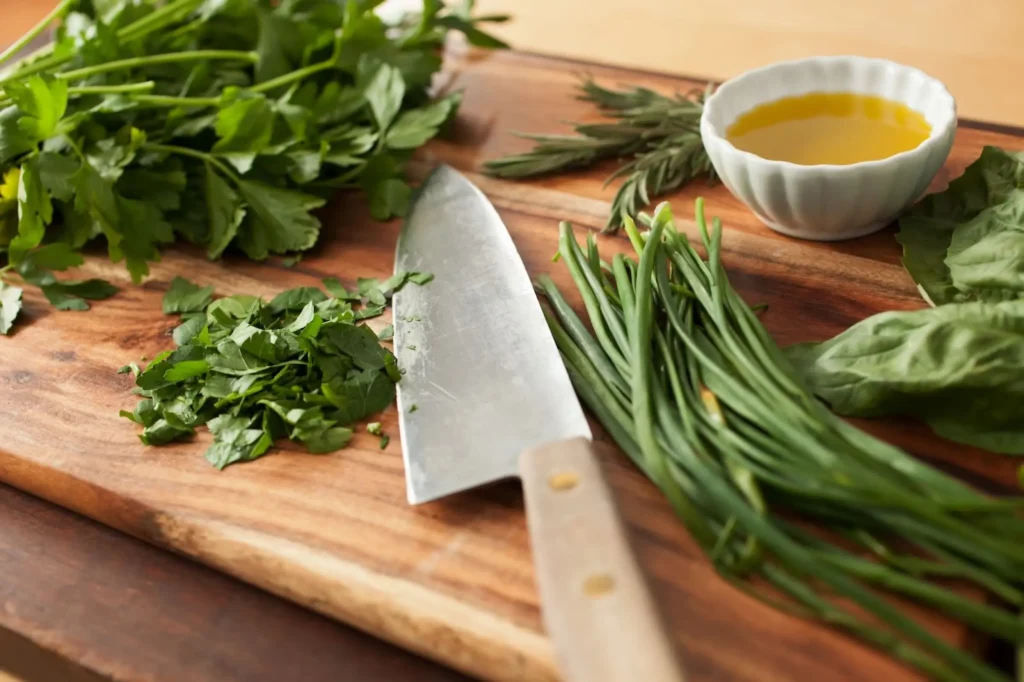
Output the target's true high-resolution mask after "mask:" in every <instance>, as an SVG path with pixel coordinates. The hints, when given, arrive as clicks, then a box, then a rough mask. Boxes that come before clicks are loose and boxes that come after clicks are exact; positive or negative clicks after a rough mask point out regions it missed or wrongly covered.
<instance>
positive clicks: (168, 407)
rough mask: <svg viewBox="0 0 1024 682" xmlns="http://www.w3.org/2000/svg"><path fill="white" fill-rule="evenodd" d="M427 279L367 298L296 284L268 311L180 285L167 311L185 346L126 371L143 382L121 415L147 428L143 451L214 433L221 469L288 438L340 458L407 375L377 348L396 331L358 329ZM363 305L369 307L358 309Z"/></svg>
mask: <svg viewBox="0 0 1024 682" xmlns="http://www.w3.org/2000/svg"><path fill="white" fill-rule="evenodd" d="M430 279H431V276H430V275H429V274H426V273H400V274H398V275H395V276H394V277H391V278H389V279H387V280H385V281H384V282H378V281H377V280H374V279H363V280H360V281H359V292H349V291H347V290H345V288H344V287H343V286H342V285H341V283H340V282H338V280H336V279H328V280H325V281H324V285H325V286H326V288H327V290H328V292H330V294H331V295H328V294H325V293H324V292H323V291H322V290H320V289H318V288H315V287H299V288H297V289H290V290H288V291H285V292H282V293H281V294H279V295H278V296H276V297H275V298H274V299H273V300H271V301H270V302H269V303H266V302H264V301H262V300H261V299H259V298H256V297H254V296H245V295H241V296H230V297H227V298H221V299H217V300H213V287H199V286H197V285H195V284H193V283H191V282H189V281H187V280H185V279H182V278H181V277H178V278H175V280H174V281H173V282H172V283H171V288H170V289H169V290H168V291H167V294H166V295H165V296H164V302H163V309H164V312H165V313H168V314H175V313H177V314H180V315H181V316H182V317H181V324H180V325H179V326H178V327H177V328H176V329H175V330H174V333H173V338H174V342H175V344H176V345H177V348H176V349H174V350H173V351H165V352H163V353H161V354H159V355H157V356H156V357H155V358H153V359H152V361H150V363H149V364H148V365H147V366H146V368H145V369H144V370H140V369H139V367H138V366H137V365H134V364H132V365H126V366H125V367H122V368H121V370H120V371H121V372H122V373H128V372H132V373H134V374H135V375H136V379H135V384H136V387H137V388H136V389H135V390H136V393H138V394H140V395H141V396H142V397H143V399H142V400H141V401H140V402H139V403H138V405H137V406H136V407H135V410H134V412H127V411H122V412H121V416H123V417H127V418H128V419H131V420H132V421H134V422H136V423H137V424H140V425H142V426H143V427H144V428H143V431H142V433H141V434H140V435H139V438H140V439H141V440H142V442H143V443H145V444H146V445H161V444H164V443H169V442H171V441H175V440H181V439H184V438H189V437H191V436H192V435H193V434H194V433H195V429H196V427H198V426H200V425H202V424H206V425H207V427H208V428H209V429H210V431H211V432H212V433H213V437H214V440H213V445H211V446H210V448H209V449H208V450H207V451H206V459H208V460H209V461H210V463H211V464H213V465H214V466H216V467H217V468H219V469H223V468H224V467H225V466H227V465H228V464H232V463H234V462H241V461H248V460H252V459H255V458H257V457H260V456H261V455H263V454H264V453H266V452H267V449H268V448H269V447H270V446H271V445H272V444H273V443H274V441H275V440H277V439H279V438H285V437H287V438H290V439H292V440H295V441H299V442H301V443H303V444H304V445H305V446H306V448H307V449H308V450H309V451H310V452H314V453H325V452H332V451H334V450H337V449H339V448H341V447H343V446H344V445H345V444H346V443H347V442H348V441H349V439H350V438H351V437H352V429H351V428H350V425H351V424H352V423H353V422H356V421H358V420H360V419H362V418H364V417H366V416H369V415H371V414H373V413H375V412H379V411H380V410H383V409H384V408H386V407H387V406H388V405H390V404H391V403H392V401H393V400H394V399H395V383H396V382H397V381H398V380H399V379H400V378H401V374H400V372H399V370H398V365H397V363H396V361H395V356H394V355H393V354H392V353H391V351H389V350H388V349H387V348H385V347H383V346H382V345H381V343H380V341H381V340H382V339H385V338H389V337H390V333H389V332H388V331H387V330H385V331H384V332H382V333H381V335H380V337H378V335H377V334H375V333H374V332H373V330H371V329H370V328H369V327H368V326H366V325H365V324H361V323H360V321H361V320H363V319H365V318H368V317H375V316H377V315H380V314H381V312H382V310H383V306H384V305H386V304H387V300H388V299H389V298H390V297H391V294H392V293H393V292H394V291H396V290H398V289H399V288H401V287H402V286H403V285H404V284H405V283H406V282H413V283H416V284H426V283H427V282H429V281H430ZM357 301H362V303H363V305H362V306H361V308H360V309H359V310H354V309H353V306H352V304H353V302H357ZM375 430H377V431H379V425H378V426H377V428H376V429H375Z"/></svg>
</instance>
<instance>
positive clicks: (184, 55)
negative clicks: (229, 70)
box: [56, 50, 260, 80]
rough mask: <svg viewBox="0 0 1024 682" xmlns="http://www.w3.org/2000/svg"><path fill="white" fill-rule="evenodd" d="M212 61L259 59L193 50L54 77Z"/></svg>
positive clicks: (243, 53)
mask: <svg viewBox="0 0 1024 682" xmlns="http://www.w3.org/2000/svg"><path fill="white" fill-rule="evenodd" d="M214 59H225V60H239V61H246V62H251V63H253V64H255V63H256V62H258V61H259V60H260V57H259V55H258V54H256V53H255V52H247V51H244V50H195V51H193V52H168V53H167V54H154V55H149V56H148V57H134V58H132V59H120V60H118V61H115V62H107V63H106V64H97V65H96V66H87V67H84V68H81V69H74V70H72V71H64V72H63V73H58V74H56V77H57V78H59V79H61V80H76V79H81V78H89V77H90V76H95V75H96V74H98V73H108V72H110V71H120V70H122V69H135V68H139V67H143V66H150V65H152V64H173V63H176V62H191V61H200V60H214Z"/></svg>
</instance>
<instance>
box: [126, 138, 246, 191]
mask: <svg viewBox="0 0 1024 682" xmlns="http://www.w3.org/2000/svg"><path fill="white" fill-rule="evenodd" d="M142 148H143V149H146V150H148V151H151V152H163V153H165V154H178V155H180V156H191V157H192V158H193V159H199V160H200V161H204V162H205V163H209V164H210V165H212V166H215V167H216V168H217V170H219V171H220V172H221V173H223V174H224V175H226V176H227V177H229V178H231V180H233V181H234V182H235V183H236V184H237V183H238V182H240V178H239V177H238V174H237V173H235V172H234V171H233V170H231V169H230V168H229V167H228V166H227V164H225V163H224V162H223V161H221V160H220V159H218V158H217V157H216V156H214V155H213V154H207V153H206V152H201V151H199V150H198V149H190V148H188V147H179V146H178V145H173V144H150V143H147V144H144V145H142Z"/></svg>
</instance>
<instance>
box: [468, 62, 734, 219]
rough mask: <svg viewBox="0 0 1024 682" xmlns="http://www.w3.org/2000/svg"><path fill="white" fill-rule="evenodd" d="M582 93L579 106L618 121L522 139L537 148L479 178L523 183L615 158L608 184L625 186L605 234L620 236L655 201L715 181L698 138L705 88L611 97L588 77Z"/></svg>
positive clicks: (490, 166) (492, 165) (492, 164)
mask: <svg viewBox="0 0 1024 682" xmlns="http://www.w3.org/2000/svg"><path fill="white" fill-rule="evenodd" d="M579 87H580V99H582V100H586V101H588V102H593V103H594V104H596V105H597V106H598V108H599V109H600V111H601V112H602V113H603V114H606V115H607V116H610V117H612V118H613V119H615V120H614V121H612V122H610V123H576V124H573V130H575V132H576V135H534V134H527V135H522V137H525V138H527V139H530V140H533V141H534V142H535V143H536V145H535V146H534V148H533V149H531V150H530V151H528V152H524V153H522V154H513V155H511V156H506V157H503V158H500V159H493V160H491V161H488V162H487V163H486V164H484V171H485V172H487V173H488V174H490V175H494V176H497V177H500V178H527V177H533V176H538V175H549V174H554V173H561V172H565V171H570V170H574V169H581V168H589V167H591V166H593V165H595V164H597V163H598V162H600V161H603V160H604V159H609V158H613V159H619V160H620V161H621V165H620V166H619V168H618V170H616V171H615V172H614V173H612V174H611V176H610V177H609V178H608V180H607V181H606V182H605V184H606V185H607V184H609V183H611V182H614V181H615V180H617V179H619V178H625V180H624V181H623V183H622V185H621V186H620V187H619V189H618V191H617V192H616V193H615V198H614V199H613V200H612V210H611V214H610V215H609V216H608V223H607V224H606V225H605V232H615V231H617V230H618V229H619V228H620V227H622V224H623V221H624V220H625V219H626V218H629V217H630V216H634V215H636V213H637V211H639V210H640V209H642V208H644V207H646V206H648V205H650V203H651V198H652V197H657V196H659V195H662V194H667V193H668V192H671V191H673V190H675V189H678V188H679V187H682V186H683V185H685V184H686V183H688V182H690V181H691V180H693V179H694V178H696V177H698V176H701V175H703V176H707V177H708V178H713V177H714V168H713V167H712V165H711V159H710V158H708V155H707V152H705V151H704V142H703V140H701V137H700V117H701V114H702V113H703V111H704V100H706V99H707V97H708V96H709V95H710V94H711V86H710V85H709V86H708V88H707V89H706V90H704V91H703V92H693V93H690V94H688V95H681V94H678V93H677V94H675V95H673V96H671V97H669V96H666V95H662V94H660V93H658V92H655V91H654V90H650V89H648V88H640V87H636V88H629V89H624V90H611V89H608V88H604V87H602V86H600V85H598V84H597V83H595V82H594V81H593V80H591V79H589V78H587V79H584V80H583V81H582V82H581V83H580V86H579Z"/></svg>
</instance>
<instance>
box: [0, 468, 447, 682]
mask: <svg viewBox="0 0 1024 682" xmlns="http://www.w3.org/2000/svg"><path fill="white" fill-rule="evenodd" d="M0 571H2V573H3V577H2V578H0V682H7V680H5V679H4V677H3V675H2V673H3V671H5V670H6V671H7V672H9V673H11V674H12V675H13V676H15V678H16V679H17V678H22V679H24V680H25V681H26V682H95V681H97V680H102V679H117V680H132V681H133V682H134V681H140V682H141V681H146V682H149V681H153V682H157V681H163V680H166V681H167V682H174V681H178V680H189V682H232V681H234V680H239V681H241V680H245V681H246V682H279V681H281V680H302V682H361V681H362V680H419V681H421V682H458V681H460V680H466V679H467V678H465V677H463V676H462V675H460V674H458V673H456V672H454V671H451V670H448V669H447V668H442V667H441V666H439V665H436V664H434V663H430V662H429V661H426V660H424V659H421V658H418V657H416V656H414V655H412V654H409V653H406V652H405V651H402V650H401V649H397V648H395V647H392V646H390V645H388V644H385V643H383V642H381V641H380V640H377V639H374V638H373V637H370V636H368V635H365V634H363V633H361V632H358V631H356V630H353V629H351V628H348V627H346V626H344V625H341V624H339V623H336V622H334V621H331V620H328V619H327V618H324V617H322V616H318V615H316V614H315V613H313V612H311V611H306V610H305V609H302V608H300V607H298V606H295V605H293V604H290V603H288V602H286V601H284V600H282V599H278V598H277V597H273V596H271V595H269V594H267V593H266V592H262V591H260V590H257V589H256V588H253V587H250V586H248V585H246V584H244V583H241V582H239V581H237V580H234V579H232V578H229V577H227V576H225V575H222V574H220V573H217V572H215V571H212V570H210V569H208V568H205V567H203V566H200V565H198V564H195V563H193V562H191V561H188V560H187V559H182V558H179V557H176V556H174V555H173V554H170V553H168V552H164V551H162V550H159V549H156V548H155V547H151V546H149V545H146V544H144V543H142V542H139V541H137V540H134V539H132V538H130V537H128V536H126V535H123V534H121V533H119V532H117V531H114V530H111V529H109V528H107V527H105V526H101V525H99V524H97V523H95V522H93V521H90V520H88V519H85V518H83V517H81V516H78V515H77V514H74V513H72V512H69V511H65V510H63V509H60V508H58V507H55V506H53V505H51V504H49V503H47V502H44V501H42V500H39V499H37V498H35V497H32V496H30V495H26V494H25V493H22V492H19V491H16V490H14V489H13V488H10V487H7V486H4V485H0Z"/></svg>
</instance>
